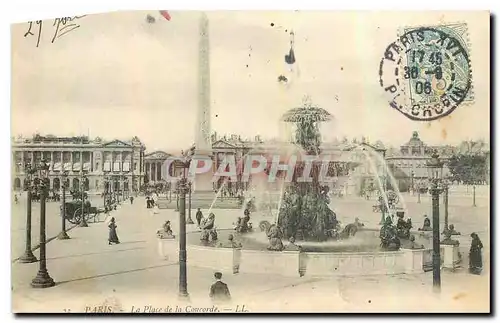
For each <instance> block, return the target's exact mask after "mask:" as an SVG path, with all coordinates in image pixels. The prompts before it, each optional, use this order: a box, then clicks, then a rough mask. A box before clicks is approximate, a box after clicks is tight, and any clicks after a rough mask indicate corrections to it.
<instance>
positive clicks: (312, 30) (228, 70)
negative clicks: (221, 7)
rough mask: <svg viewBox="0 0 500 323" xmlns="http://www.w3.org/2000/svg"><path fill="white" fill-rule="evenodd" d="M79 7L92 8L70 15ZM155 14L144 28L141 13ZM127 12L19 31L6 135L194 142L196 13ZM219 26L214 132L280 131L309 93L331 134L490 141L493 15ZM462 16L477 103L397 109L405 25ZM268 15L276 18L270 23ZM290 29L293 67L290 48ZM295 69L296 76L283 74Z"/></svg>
mask: <svg viewBox="0 0 500 323" xmlns="http://www.w3.org/2000/svg"><path fill="white" fill-rule="evenodd" d="M75 14H78V15H83V14H85V13H83V12H75ZM148 14H149V15H151V16H152V17H154V18H155V23H148V22H147V19H146V16H147V15H148ZM170 15H171V20H170V21H167V20H166V19H164V18H163V17H161V16H160V14H159V12H158V11H122V12H111V13H103V14H94V15H87V16H85V17H82V18H80V19H78V20H75V22H77V23H78V24H79V25H80V27H79V28H77V29H75V30H73V31H71V32H68V33H67V34H65V35H63V36H61V37H59V38H57V39H56V40H55V41H54V43H52V42H51V40H52V37H53V35H54V33H55V30H56V26H53V23H54V20H44V21H43V23H42V33H41V38H40V42H39V45H38V47H36V43H37V37H36V36H37V32H38V29H37V28H38V25H34V26H33V28H32V32H33V33H34V35H29V36H28V37H24V34H25V33H26V32H27V31H28V26H29V24H28V23H24V24H15V25H13V26H12V90H11V102H12V106H11V111H12V114H11V116H12V120H11V121H12V122H11V132H12V135H13V136H16V135H18V134H23V135H25V136H31V135H32V134H34V133H36V132H38V133H41V134H53V135H59V136H70V135H80V134H90V136H91V137H95V136H100V137H102V138H105V139H114V138H119V139H131V138H132V137H133V136H138V137H139V138H140V139H141V140H142V141H143V142H144V143H145V145H146V147H147V150H148V151H153V150H160V149H162V150H167V151H170V150H174V149H185V148H186V147H187V146H189V145H191V144H192V143H193V141H194V138H195V131H197V128H198V127H197V126H196V112H197V104H198V88H197V75H198V74H197V73H198V55H197V53H198V39H199V38H198V21H199V17H200V13H199V12H194V11H190V12H188V11H185V12H180V11H170ZM207 16H208V19H209V21H210V29H209V31H210V71H211V88H210V96H211V125H212V131H216V132H217V133H218V134H231V133H235V134H239V135H241V136H242V137H243V138H253V137H254V136H255V135H257V134H259V135H261V137H264V138H273V137H274V138H276V137H279V136H281V135H282V133H281V129H282V125H281V124H280V121H279V120H280V116H282V115H283V113H284V112H285V111H287V110H288V109H291V108H294V107H298V106H300V104H301V101H302V99H303V97H304V96H306V95H307V96H309V97H310V98H311V100H312V102H313V103H314V104H317V105H319V106H320V107H322V108H324V109H325V110H327V111H328V112H330V113H331V114H332V115H333V116H334V120H333V121H332V122H329V123H328V124H325V125H324V126H323V127H322V132H323V135H324V137H325V139H326V140H328V138H333V137H339V138H341V137H343V136H348V137H358V138H360V137H361V136H366V137H367V138H369V140H373V141H375V140H382V141H383V142H384V143H386V144H388V145H394V146H399V145H401V144H403V143H405V142H406V141H407V140H408V139H409V138H410V137H411V134H412V132H413V131H419V133H420V137H421V138H422V140H423V141H424V142H426V143H428V144H456V143H459V142H460V141H462V140H466V139H480V138H481V139H486V140H488V138H489V136H490V129H489V120H490V112H489V111H490V102H489V97H490V95H489V89H490V85H489V73H490V66H489V61H490V59H489V54H490V50H489V38H490V36H489V30H490V29H489V19H490V18H489V13H488V12H486V11H484V12H425V13H424V12H422V13H418V12H371V13H370V12H302V11H295V12H265V11H260V12H259V11H254V12H242V11H224V12H223V11H218V12H217V11H214V12H208V13H207ZM454 22H466V23H467V26H468V36H469V39H468V40H469V42H470V47H471V48H470V53H471V55H470V56H471V61H472V70H473V86H474V93H475V101H474V102H473V103H471V104H468V105H462V106H459V107H458V108H457V109H456V110H455V111H454V112H453V113H452V114H451V115H450V116H448V117H444V118H441V119H439V120H436V121H432V122H415V121H411V120H409V119H408V118H407V117H405V116H403V115H402V114H400V113H399V112H397V111H395V110H393V109H391V108H390V107H389V104H388V102H389V100H388V98H387V97H386V96H385V94H384V91H383V89H382V88H381V87H380V85H379V83H378V68H379V63H380V60H381V58H382V56H383V53H384V51H385V49H386V47H387V46H388V45H389V44H390V43H391V42H393V41H395V40H396V38H397V35H398V31H399V30H400V28H402V27H406V26H424V25H425V26H432V25H437V24H440V23H454ZM271 24H273V26H271ZM291 30H293V31H294V32H295V54H296V60H297V63H296V64H295V66H294V69H293V72H290V71H289V70H288V69H287V67H286V65H285V63H284V56H285V55H286V54H287V53H288V50H289V46H290V45H289V42H290V35H289V32H290V31H291ZM282 74H284V75H286V76H287V77H288V78H289V84H287V85H284V84H282V83H279V82H278V81H277V78H278V76H279V75H282Z"/></svg>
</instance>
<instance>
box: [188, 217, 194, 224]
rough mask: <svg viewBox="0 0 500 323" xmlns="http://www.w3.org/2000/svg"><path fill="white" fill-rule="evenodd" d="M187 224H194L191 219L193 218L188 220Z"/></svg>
mask: <svg viewBox="0 0 500 323" xmlns="http://www.w3.org/2000/svg"><path fill="white" fill-rule="evenodd" d="M186 224H194V221H193V219H191V218H187V220H186Z"/></svg>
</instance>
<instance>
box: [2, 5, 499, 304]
mask: <svg viewBox="0 0 500 323" xmlns="http://www.w3.org/2000/svg"><path fill="white" fill-rule="evenodd" d="M166 9H168V8H166ZM11 37H12V40H11V41H12V102H11V106H12V108H11V111H12V113H11V114H12V121H11V122H12V134H11V140H12V144H11V158H12V160H11V165H12V168H11V175H12V176H11V179H12V181H11V191H12V200H11V201H12V213H11V263H12V264H11V266H12V277H11V284H12V311H13V312H15V313H88V314H94V313H130V314H136V313H142V314H144V313H147V314H174V313H193V314H199V313H204V314H207V313H219V314H220V313H242V314H243V313H262V312H265V313H276V312H277V313H290V312H294V313H295V312H316V313H318V312H329V313H374V312H378V313H406V312H415V313H433V312H446V313H489V312H490V306H491V305H490V270H491V269H490V268H491V267H490V220H489V219H490V177H491V175H490V174H491V171H490V160H491V157H490V128H489V125H490V63H489V62H490V14H489V12H487V11H469V12H467V11H462V12H452V11H450V12H445V11H443V12H438V11H427V12H426V11H421V12H415V11H413V12H412V11H407V12H403V11H401V12H397V11H390V12H389V11H387V12H383V11H377V12H370V11H363V12H361V11H360V12H356V11H299V10H296V11H281V12H280V11H206V12H201V11H199V12H197V11H174V10H151V11H117V12H108V13H100V14H87V13H85V12H75V13H74V15H73V16H69V17H53V18H51V19H47V17H45V19H40V20H33V21H26V22H23V23H16V24H14V25H12V29H11Z"/></svg>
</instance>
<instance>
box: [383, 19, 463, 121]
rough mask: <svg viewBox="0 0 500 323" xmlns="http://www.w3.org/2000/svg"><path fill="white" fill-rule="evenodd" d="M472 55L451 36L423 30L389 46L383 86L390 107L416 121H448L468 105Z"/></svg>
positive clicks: (404, 36)
mask: <svg viewBox="0 0 500 323" xmlns="http://www.w3.org/2000/svg"><path fill="white" fill-rule="evenodd" d="M471 74H472V73H471V66H470V60H469V55H468V52H467V50H466V48H464V46H463V45H462V44H461V42H460V41H459V40H457V39H456V38H455V37H453V36H451V35H450V34H449V33H447V32H445V31H442V30H439V29H436V28H432V27H421V28H415V29H412V30H410V31H407V32H405V33H404V34H403V35H402V36H401V37H399V38H398V39H397V40H396V41H395V42H393V43H391V44H390V45H389V46H387V49H386V50H385V52H384V57H383V58H382V60H381V61H380V68H379V77H380V80H379V81H380V86H381V87H382V88H383V89H384V92H385V93H386V94H388V95H389V98H390V99H389V105H390V106H391V107H392V108H394V109H396V110H398V111H399V112H401V113H402V114H404V115H405V116H407V117H408V118H410V119H412V120H417V121H430V120H435V119H438V118H441V117H444V116H446V115H448V114H450V113H451V112H453V110H455V109H456V108H457V107H458V106H459V105H460V103H462V102H463V101H464V99H465V98H466V96H467V93H468V92H469V90H470V88H471V84H472V78H471Z"/></svg>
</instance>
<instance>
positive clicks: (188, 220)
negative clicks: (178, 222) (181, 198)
mask: <svg viewBox="0 0 500 323" xmlns="http://www.w3.org/2000/svg"><path fill="white" fill-rule="evenodd" d="M187 188H188V190H189V191H188V192H189V200H188V207H189V210H188V218H187V222H186V223H187V224H194V221H193V219H192V218H191V194H192V189H193V183H191V182H188V183H187Z"/></svg>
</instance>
